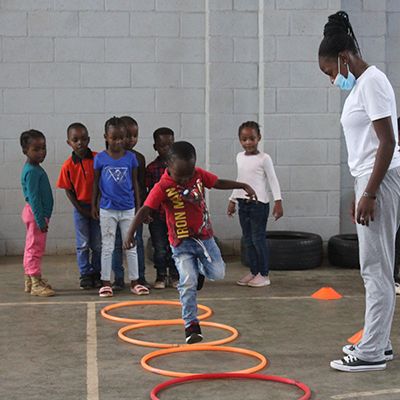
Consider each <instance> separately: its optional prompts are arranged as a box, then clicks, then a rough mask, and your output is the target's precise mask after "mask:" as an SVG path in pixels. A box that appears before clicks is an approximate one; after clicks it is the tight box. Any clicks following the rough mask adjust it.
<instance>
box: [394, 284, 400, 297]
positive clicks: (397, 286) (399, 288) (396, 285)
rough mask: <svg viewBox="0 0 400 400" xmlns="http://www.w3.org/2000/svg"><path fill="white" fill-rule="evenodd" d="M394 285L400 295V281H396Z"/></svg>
mask: <svg viewBox="0 0 400 400" xmlns="http://www.w3.org/2000/svg"><path fill="white" fill-rule="evenodd" d="M394 286H395V289H396V294H397V295H400V283H397V282H396V283H395V284H394Z"/></svg>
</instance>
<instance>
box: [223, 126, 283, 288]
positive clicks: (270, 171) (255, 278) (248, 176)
mask: <svg viewBox="0 0 400 400" xmlns="http://www.w3.org/2000/svg"><path fill="white" fill-rule="evenodd" d="M260 140H261V134H260V126H259V125H258V123H257V122H254V121H248V122H245V123H243V124H242V125H240V127H239V141H240V144H241V145H242V147H243V148H244V150H245V151H242V152H240V153H238V155H237V157H236V163H237V166H238V177H237V179H238V181H241V182H246V183H248V184H249V185H251V187H252V188H254V190H255V191H256V193H257V198H258V202H257V203H256V202H254V201H251V202H249V201H247V200H246V194H245V192H244V191H243V190H234V191H233V193H232V196H231V197H230V202H229V206H228V216H229V217H233V214H234V213H235V212H236V202H237V203H238V204H239V220H240V225H241V227H242V232H243V238H244V243H245V245H246V250H247V254H248V258H249V263H250V274H248V275H246V276H245V277H244V278H242V279H240V280H239V281H237V284H238V285H240V286H251V287H262V286H267V285H269V284H270V283H271V281H270V279H269V276H268V274H269V268H268V261H269V251H268V245H267V242H266V240H265V231H266V229H267V221H268V215H269V196H268V190H267V182H268V183H269V185H270V187H271V190H272V194H273V196H274V200H275V206H274V209H273V212H272V215H273V216H274V217H275V220H277V219H279V218H281V217H282V215H283V209H282V198H281V189H280V186H279V182H278V179H277V177H276V175H275V170H274V166H273V164H272V160H271V157H270V156H269V155H268V154H266V153H262V152H260V151H259V150H258V143H259V141H260Z"/></svg>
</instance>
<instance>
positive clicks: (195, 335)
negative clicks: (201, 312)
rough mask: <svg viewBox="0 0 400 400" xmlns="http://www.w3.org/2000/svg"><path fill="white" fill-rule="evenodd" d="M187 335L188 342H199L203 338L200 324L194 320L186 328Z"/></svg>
mask: <svg viewBox="0 0 400 400" xmlns="http://www.w3.org/2000/svg"><path fill="white" fill-rule="evenodd" d="M185 335H186V343H187V344H193V343H198V342H201V341H202V340H203V335H202V334H201V329H200V325H199V324H196V322H192V323H191V324H190V325H189V326H188V327H187V328H185Z"/></svg>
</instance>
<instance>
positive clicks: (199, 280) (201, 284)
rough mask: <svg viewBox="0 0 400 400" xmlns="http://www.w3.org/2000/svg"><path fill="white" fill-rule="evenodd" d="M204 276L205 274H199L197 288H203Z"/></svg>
mask: <svg viewBox="0 0 400 400" xmlns="http://www.w3.org/2000/svg"><path fill="white" fill-rule="evenodd" d="M204 278H205V276H204V275H203V274H199V277H198V278H197V290H201V288H202V287H203V285H204Z"/></svg>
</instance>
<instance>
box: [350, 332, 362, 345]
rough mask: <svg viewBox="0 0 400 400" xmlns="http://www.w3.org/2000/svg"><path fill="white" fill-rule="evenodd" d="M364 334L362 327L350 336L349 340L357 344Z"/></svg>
mask: <svg viewBox="0 0 400 400" xmlns="http://www.w3.org/2000/svg"><path fill="white" fill-rule="evenodd" d="M362 335H363V329H361V331H360V332H358V333H356V334H355V335H353V336H352V337H351V338H348V339H347V341H348V342H350V343H351V344H357V343H358V342H359V341H360V340H361V338H362Z"/></svg>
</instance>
